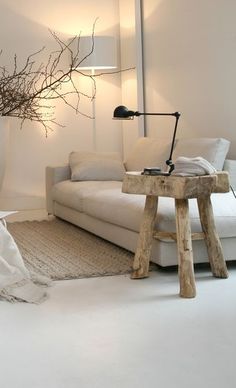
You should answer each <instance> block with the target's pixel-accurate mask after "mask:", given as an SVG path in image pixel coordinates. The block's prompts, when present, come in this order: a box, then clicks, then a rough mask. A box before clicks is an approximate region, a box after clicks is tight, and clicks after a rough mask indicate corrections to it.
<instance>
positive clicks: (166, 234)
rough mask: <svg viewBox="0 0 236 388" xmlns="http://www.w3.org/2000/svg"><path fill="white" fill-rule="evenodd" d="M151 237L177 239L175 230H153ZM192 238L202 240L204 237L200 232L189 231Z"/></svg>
mask: <svg viewBox="0 0 236 388" xmlns="http://www.w3.org/2000/svg"><path fill="white" fill-rule="evenodd" d="M153 238H155V239H156V240H174V241H177V235H176V233H175V232H160V231H158V230H154V232H153ZM191 238H192V240H203V239H204V238H205V236H204V234H203V233H202V232H198V233H197V232H196V233H191Z"/></svg>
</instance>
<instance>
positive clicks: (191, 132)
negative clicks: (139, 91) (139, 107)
mask: <svg viewBox="0 0 236 388" xmlns="http://www.w3.org/2000/svg"><path fill="white" fill-rule="evenodd" d="M235 15H236V1H235V0H197V1H196V0H148V1H143V18H144V35H143V38H144V63H145V85H146V87H145V102H146V110H147V111H149V112H151V111H154V112H155V111H170V112H174V111H176V110H179V111H180V112H181V113H182V116H181V118H180V122H179V128H178V137H202V136H207V137H225V138H227V139H229V140H230V141H231V147H230V152H229V154H228V156H229V157H231V158H234V159H236V108H235V101H236V99H235V91H236V76H235V74H236V73H235V71H236V23H235ZM173 125H174V123H173V119H171V118H170V119H167V118H158V119H157V118H155V117H153V118H150V119H148V120H147V132H148V136H154V137H158V136H160V137H166V136H171V132H172V129H173Z"/></svg>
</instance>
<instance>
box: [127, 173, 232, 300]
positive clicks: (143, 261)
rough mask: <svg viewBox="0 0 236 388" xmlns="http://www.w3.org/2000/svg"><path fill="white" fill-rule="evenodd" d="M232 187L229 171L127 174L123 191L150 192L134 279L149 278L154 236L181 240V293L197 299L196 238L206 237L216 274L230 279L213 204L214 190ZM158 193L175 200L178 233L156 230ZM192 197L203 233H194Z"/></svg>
mask: <svg viewBox="0 0 236 388" xmlns="http://www.w3.org/2000/svg"><path fill="white" fill-rule="evenodd" d="M229 189H230V186H229V177H228V173H227V172H217V173H215V174H213V175H204V176H194V177H182V176H174V175H170V176H162V175H156V176H150V175H141V174H140V173H135V172H134V173H132V172H131V173H126V175H125V178H124V181H123V185H122V192H124V193H128V194H144V195H146V203H145V208H144V213H143V218H142V222H141V227H140V232H139V239H138V244H137V249H136V253H135V257H134V263H133V272H132V275H131V277H132V279H140V278H145V277H148V271H149V260H150V255H151V248H152V240H153V238H156V239H160V238H171V239H174V240H176V241H177V247H178V268H179V269H178V271H179V282H180V296H181V297H184V298H193V297H195V295H196V286H195V279H194V268H193V251H192V239H205V242H206V247H207V252H208V257H209V262H210V265H211V270H212V273H213V275H214V276H215V277H219V278H227V277H228V271H227V267H226V264H225V260H224V257H223V252H222V246H221V243H220V239H219V237H218V234H217V231H216V228H215V222H214V215H213V210H212V204H211V198H210V196H211V193H226V192H228V191H229ZM158 196H160V197H171V198H174V199H175V212H176V215H175V218H176V233H170V232H158V231H154V223H155V219H156V213H157V205H158ZM189 198H197V203H198V209H199V216H200V221H201V225H202V231H203V233H193V234H191V227H190V220H189V205H188V199H189Z"/></svg>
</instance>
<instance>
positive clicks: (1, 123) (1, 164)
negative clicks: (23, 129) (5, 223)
mask: <svg viewBox="0 0 236 388" xmlns="http://www.w3.org/2000/svg"><path fill="white" fill-rule="evenodd" d="M8 140H9V120H8V117H4V116H0V191H1V189H2V185H3V179H4V175H5V170H6V159H7V148H8Z"/></svg>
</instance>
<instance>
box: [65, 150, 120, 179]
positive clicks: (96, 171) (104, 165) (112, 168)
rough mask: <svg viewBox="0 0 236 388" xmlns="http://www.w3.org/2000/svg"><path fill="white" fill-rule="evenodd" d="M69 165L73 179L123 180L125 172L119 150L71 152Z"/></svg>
mask: <svg viewBox="0 0 236 388" xmlns="http://www.w3.org/2000/svg"><path fill="white" fill-rule="evenodd" d="M69 165H70V168H71V180H72V181H110V180H111V181H122V180H123V178H124V174H125V168H124V165H123V163H122V161H121V158H120V155H119V153H118V152H92V151H78V152H71V153H70V155H69Z"/></svg>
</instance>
